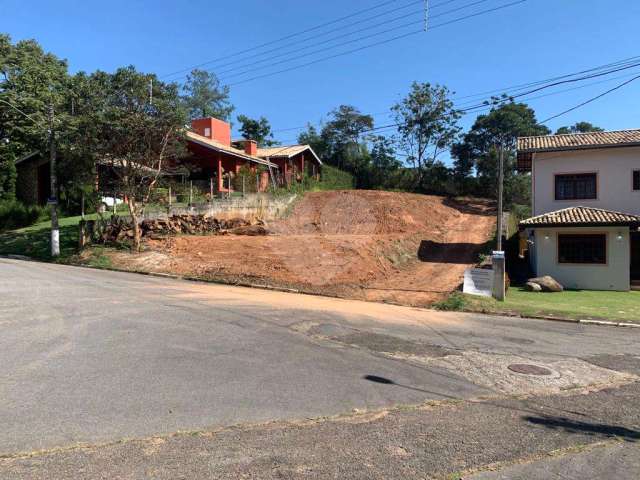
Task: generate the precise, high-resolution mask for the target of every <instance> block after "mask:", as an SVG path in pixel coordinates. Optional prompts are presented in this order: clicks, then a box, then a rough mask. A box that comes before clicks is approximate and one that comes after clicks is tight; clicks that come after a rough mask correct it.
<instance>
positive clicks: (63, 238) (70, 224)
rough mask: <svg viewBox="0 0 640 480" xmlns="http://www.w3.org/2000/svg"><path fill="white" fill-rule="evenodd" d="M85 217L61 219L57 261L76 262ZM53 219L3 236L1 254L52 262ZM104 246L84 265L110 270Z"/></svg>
mask: <svg viewBox="0 0 640 480" xmlns="http://www.w3.org/2000/svg"><path fill="white" fill-rule="evenodd" d="M96 216H97V215H96V214H93V215H87V216H86V217H85V218H86V219H87V220H95V218H96ZM81 219H82V217H80V216H77V217H64V218H60V220H59V225H60V256H59V257H58V258H56V259H55V261H56V262H60V263H69V262H74V261H75V260H77V253H78V231H79V222H80V220H81ZM50 241H51V220H46V221H44V222H40V223H36V224H35V225H31V226H30V227H25V228H20V229H17V230H10V231H8V232H2V233H0V255H9V254H11V255H24V256H27V257H30V258H34V259H36V260H44V261H49V262H50V261H52V260H53V259H52V258H51V246H50V245H51V243H50ZM102 251H103V249H102V248H101V247H94V248H92V249H91V252H90V254H89V255H88V258H87V259H85V261H84V262H83V263H86V264H89V265H92V266H96V267H107V266H109V265H108V263H109V262H108V258H107V257H106V256H104V255H103V254H102Z"/></svg>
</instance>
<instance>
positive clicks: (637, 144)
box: [518, 142, 640, 153]
mask: <svg viewBox="0 0 640 480" xmlns="http://www.w3.org/2000/svg"><path fill="white" fill-rule="evenodd" d="M628 147H640V142H633V143H624V144H609V145H571V146H566V147H549V148H519V149H518V153H542V152H569V151H572V150H602V149H606V148H628Z"/></svg>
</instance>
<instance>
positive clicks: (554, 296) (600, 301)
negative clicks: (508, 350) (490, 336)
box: [435, 288, 640, 322]
mask: <svg viewBox="0 0 640 480" xmlns="http://www.w3.org/2000/svg"><path fill="white" fill-rule="evenodd" d="M435 307H436V308H439V309H441V310H467V311H475V312H487V313H510V314H513V313H515V314H520V315H523V316H556V317H564V318H571V319H584V320H587V319H595V320H611V321H625V322H629V321H632V322H633V321H635V322H640V292H637V291H632V292H602V291H591V290H567V291H564V292H561V293H535V292H527V291H526V290H524V289H522V288H511V289H509V291H508V292H507V297H506V300H505V301H504V302H497V301H496V300H494V299H493V298H486V297H478V296H473V295H465V294H462V293H454V294H453V295H451V296H450V297H449V298H448V299H447V300H445V301H443V302H440V303H438V304H436V305H435Z"/></svg>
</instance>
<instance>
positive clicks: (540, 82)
mask: <svg viewBox="0 0 640 480" xmlns="http://www.w3.org/2000/svg"><path fill="white" fill-rule="evenodd" d="M638 59H640V56H633V57H628V58H624V59H621V60H617V61H615V62H611V63H606V64H604V65H599V66H597V67H592V68H589V69H585V70H581V71H578V72H573V73H569V74H564V75H560V76H554V77H551V78H547V79H543V80H536V81H534V82H528V83H521V84H517V85H512V86H508V87H502V88H498V89H494V90H487V91H484V92H479V93H474V94H469V95H464V96H456V95H454V97H453V98H454V100H456V99H465V98H475V97H483V96H486V95H489V94H499V93H508V92H509V91H513V93H516V92H518V91H519V90H521V89H523V88H525V87H531V86H535V85H543V84H546V83H549V82H553V81H555V80H559V79H563V78H571V77H575V76H576V75H580V74H584V73H589V72H596V71H600V70H603V69H606V68H609V69H610V68H611V67H615V66H619V65H630V66H635V65H631V63H632V62H633V61H635V60H638ZM610 73H611V72H608V74H610ZM631 75H634V74H633V73H632V74H631ZM628 76H630V75H621V76H617V77H614V78H610V79H607V80H603V81H599V82H592V83H589V84H587V85H581V86H579V87H575V88H571V89H567V90H562V91H561V92H568V91H572V90H576V89H581V88H585V87H587V86H591V85H598V84H600V83H606V82H610V81H612V80H617V79H620V78H626V77H628ZM561 92H554V93H550V94H546V95H541V96H538V97H532V98H528V99H527V100H534V99H538V98H543V97H547V96H550V95H556V94H558V93H561ZM474 103H477V101H473V102H463V103H462V104H458V106H465V105H470V104H474ZM484 107H486V105H484V104H483V105H482V107H480V106H478V108H479V110H478V111H483V110H487V109H488V108H484ZM489 108H491V107H490V106H489ZM389 113H390V111H389V110H386V111H384V112H379V113H372V114H371V116H374V117H375V116H379V115H383V114H387V115H388V114H389ZM308 125H309V124H307V125H304V126H299V127H291V128H282V129H278V130H274V131H273V133H277V132H291V131H295V130H303V129H305V128H307V126H308ZM317 125H320V124H319V123H318V124H317Z"/></svg>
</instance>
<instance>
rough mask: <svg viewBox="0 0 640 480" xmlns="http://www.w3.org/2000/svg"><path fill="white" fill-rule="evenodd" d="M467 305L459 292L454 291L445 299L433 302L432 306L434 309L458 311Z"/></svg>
mask: <svg viewBox="0 0 640 480" xmlns="http://www.w3.org/2000/svg"><path fill="white" fill-rule="evenodd" d="M466 305H467V301H466V300H465V298H464V297H463V296H462V294H461V293H460V292H454V293H452V294H451V295H449V297H447V298H446V300H442V301H441V302H437V303H434V304H433V308H435V309H436V310H446V311H452V312H453V311H455V312H459V311H462V310H464V308H465V307H466Z"/></svg>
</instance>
